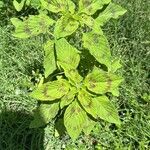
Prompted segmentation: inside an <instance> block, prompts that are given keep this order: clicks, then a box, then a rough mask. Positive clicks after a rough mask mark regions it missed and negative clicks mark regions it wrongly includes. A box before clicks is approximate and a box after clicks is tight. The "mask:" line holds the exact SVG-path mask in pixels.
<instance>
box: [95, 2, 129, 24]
mask: <svg viewBox="0 0 150 150" xmlns="http://www.w3.org/2000/svg"><path fill="white" fill-rule="evenodd" d="M124 13H126V10H125V9H124V8H122V7H121V6H119V5H117V4H114V3H110V4H109V5H108V6H107V8H106V9H105V10H104V11H103V12H102V13H100V15H99V16H98V17H97V18H96V21H97V22H99V25H100V26H103V25H104V24H105V23H107V22H108V21H109V20H110V19H111V18H114V19H117V18H119V16H122V15H123V14H124Z"/></svg>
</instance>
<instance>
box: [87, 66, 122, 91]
mask: <svg viewBox="0 0 150 150" xmlns="http://www.w3.org/2000/svg"><path fill="white" fill-rule="evenodd" d="M122 81H123V78H122V77H120V76H117V75H115V74H113V73H108V72H105V71H103V70H101V69H98V68H96V67H95V68H94V69H93V71H92V72H91V73H89V74H88V75H87V77H86V79H85V81H84V83H85V85H86V86H87V88H88V89H89V90H90V91H92V92H94V93H97V94H104V93H106V92H112V94H113V92H115V90H116V89H117V88H118V86H119V85H120V83H121V82H122Z"/></svg>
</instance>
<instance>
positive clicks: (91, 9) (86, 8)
mask: <svg viewBox="0 0 150 150" xmlns="http://www.w3.org/2000/svg"><path fill="white" fill-rule="evenodd" d="M110 1H111V0H80V1H79V13H86V14H87V15H93V14H94V13H95V12H96V11H97V10H100V9H102V8H103V6H104V5H105V4H108V3H109V2H110Z"/></svg>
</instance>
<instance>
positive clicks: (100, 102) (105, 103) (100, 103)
mask: <svg viewBox="0 0 150 150" xmlns="http://www.w3.org/2000/svg"><path fill="white" fill-rule="evenodd" d="M78 99H79V101H80V102H81V105H82V106H83V107H84V109H85V110H86V111H87V112H88V113H89V114H91V115H92V116H93V117H94V118H95V119H98V117H99V118H101V119H103V120H106V121H108V122H110V123H115V124H118V125H120V120H119V116H118V113H117V111H116V109H115V108H114V106H113V105H112V104H111V102H110V101H109V99H108V98H107V97H106V96H99V97H92V96H91V95H89V94H88V93H87V92H85V91H81V92H80V93H79V95H78Z"/></svg>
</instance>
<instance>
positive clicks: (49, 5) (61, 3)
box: [41, 0, 75, 13]
mask: <svg viewBox="0 0 150 150" xmlns="http://www.w3.org/2000/svg"><path fill="white" fill-rule="evenodd" d="M41 3H42V6H43V7H44V8H45V9H47V10H49V11H51V12H54V13H58V12H68V11H69V12H71V13H74V11H75V4H74V3H73V2H72V1H71V0H51V1H48V0H41Z"/></svg>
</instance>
